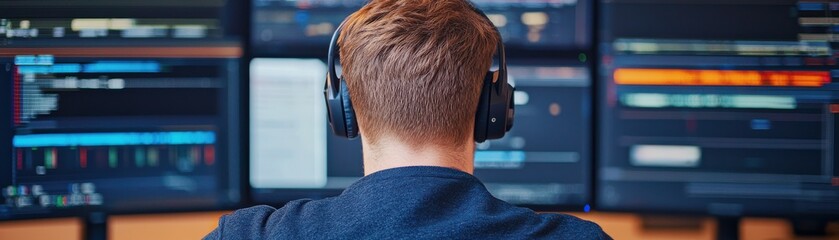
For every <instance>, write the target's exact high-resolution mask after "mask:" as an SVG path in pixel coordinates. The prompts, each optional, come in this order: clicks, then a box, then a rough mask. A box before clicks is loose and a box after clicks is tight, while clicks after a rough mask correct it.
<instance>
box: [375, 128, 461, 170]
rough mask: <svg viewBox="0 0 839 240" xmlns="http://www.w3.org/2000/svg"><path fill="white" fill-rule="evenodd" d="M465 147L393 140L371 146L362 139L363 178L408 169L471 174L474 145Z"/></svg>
mask: <svg viewBox="0 0 839 240" xmlns="http://www.w3.org/2000/svg"><path fill="white" fill-rule="evenodd" d="M467 145H468V146H464V147H461V148H454V147H451V148H449V147H438V146H433V145H426V146H412V145H408V144H404V143H402V142H399V141H395V140H391V141H380V142H379V143H378V144H376V145H371V144H370V143H369V142H367V141H366V140H364V139H363V137H362V150H363V151H364V175H365V176H367V175H370V174H372V173H375V172H378V171H381V170H385V169H391V168H398V167H410V166H436V167H447V168H453V169H457V170H460V171H463V172H467V173H469V174H472V172H474V170H475V164H474V157H475V146H474V144H467Z"/></svg>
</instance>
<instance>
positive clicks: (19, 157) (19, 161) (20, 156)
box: [17, 149, 23, 170]
mask: <svg viewBox="0 0 839 240" xmlns="http://www.w3.org/2000/svg"><path fill="white" fill-rule="evenodd" d="M17 170H23V149H18V150H17Z"/></svg>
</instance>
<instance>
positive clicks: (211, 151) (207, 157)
mask: <svg viewBox="0 0 839 240" xmlns="http://www.w3.org/2000/svg"><path fill="white" fill-rule="evenodd" d="M215 162H216V148H215V147H214V146H213V145H206V146H204V164H207V165H208V166H212V165H213V163H215Z"/></svg>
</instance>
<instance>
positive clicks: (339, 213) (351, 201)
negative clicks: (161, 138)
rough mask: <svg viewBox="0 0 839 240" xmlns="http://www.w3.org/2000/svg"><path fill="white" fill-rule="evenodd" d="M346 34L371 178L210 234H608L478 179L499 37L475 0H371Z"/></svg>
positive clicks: (345, 53) (350, 80)
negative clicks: (485, 95) (521, 203)
mask: <svg viewBox="0 0 839 240" xmlns="http://www.w3.org/2000/svg"><path fill="white" fill-rule="evenodd" d="M340 36H341V38H340V39H338V45H339V46H340V59H341V63H342V64H343V76H344V77H345V80H346V84H347V88H348V91H349V96H350V99H352V103H351V104H352V106H353V107H354V109H355V114H356V116H357V121H358V122H357V123H358V128H359V131H360V135H361V136H362V146H363V152H364V174H365V177H364V178H362V179H361V180H359V181H358V182H356V183H354V184H353V185H352V186H350V187H348V188H347V189H346V190H345V191H344V192H343V193H342V194H341V195H339V196H337V197H332V198H327V199H323V200H297V201H292V202H289V203H288V204H286V205H285V206H284V207H282V208H280V209H273V208H271V207H268V206H258V207H252V208H247V209H242V210H239V211H236V212H234V213H232V214H230V215H226V216H224V217H222V219H221V220H220V221H219V226H218V228H217V229H215V230H214V231H213V232H211V233H210V234H209V235H208V236H207V237H206V238H208V239H216V238H222V239H264V238H271V239H274V238H277V239H311V238H318V239H321V238H322V239H394V238H395V239H534V238H545V239H608V238H609V237H608V236H607V235H606V234H605V233H604V232H603V231H602V230H601V229H600V227H598V226H597V225H596V224H594V223H591V222H587V221H583V220H580V219H578V218H575V217H572V216H568V215H563V214H537V213H535V212H533V211H531V210H529V209H525V208H519V207H516V206H513V205H511V204H508V203H506V202H504V201H501V200H499V199H496V198H494V197H493V196H492V195H490V193H489V192H488V191H487V189H486V188H485V187H484V185H483V184H482V183H481V182H480V181H479V180H478V179H477V178H475V177H474V176H472V172H473V171H474V164H473V157H474V151H475V140H474V135H473V133H474V127H475V116H476V111H477V106H478V101H479V94H480V93H481V91H482V86H483V83H484V79H485V75H486V74H487V70H489V68H490V65H491V64H492V59H493V54H494V53H496V49H497V48H496V46H497V45H498V44H499V42H500V41H501V39H500V36H498V33H497V32H496V30H495V29H494V27H493V26H492V25H491V23H490V22H489V21H488V20H487V19H486V18H485V17H484V16H482V15H481V13H479V12H476V11H475V10H473V8H472V6H471V5H470V4H469V3H468V2H466V1H465V0H373V1H371V2H370V3H368V4H367V5H366V6H364V7H363V8H361V9H360V10H359V11H358V12H355V13H353V14H352V15H351V16H350V17H348V18H347V20H346V22H345V25H344V26H343V28H342V30H341V32H340Z"/></svg>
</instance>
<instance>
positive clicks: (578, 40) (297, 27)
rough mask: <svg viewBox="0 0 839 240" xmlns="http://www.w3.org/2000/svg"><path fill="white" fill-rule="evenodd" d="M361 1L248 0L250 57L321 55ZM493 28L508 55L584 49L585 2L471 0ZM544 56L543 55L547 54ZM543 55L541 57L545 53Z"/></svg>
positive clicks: (587, 28) (588, 32)
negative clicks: (499, 36) (484, 14)
mask: <svg viewBox="0 0 839 240" xmlns="http://www.w3.org/2000/svg"><path fill="white" fill-rule="evenodd" d="M366 2H367V1H363V0H253V1H252V7H251V8H252V9H251V12H252V19H251V26H252V27H251V34H250V35H251V41H250V43H251V46H252V52H253V54H254V56H256V57H311V58H321V57H323V56H326V47H324V46H327V45H328V44H329V38H330V37H331V36H332V33H333V32H334V31H335V28H336V27H337V26H338V25H339V24H340V23H341V21H342V20H343V19H344V18H346V17H347V16H349V15H350V14H351V13H352V12H354V11H356V10H358V9H359V8H360V7H361V6H363V4H365V3H366ZM472 2H473V3H474V4H475V5H476V6H477V7H479V8H480V9H482V10H483V11H484V12H485V13H486V14H487V16H488V17H489V18H490V20H491V21H492V22H493V23H494V24H495V25H496V26H497V27H498V29H499V31H500V32H501V35H502V37H503V39H504V41H505V44H506V46H507V48H508V51H507V53H508V56H513V57H515V56H526V55H532V54H545V53H546V52H545V51H546V50H550V51H561V50H565V51H568V50H570V51H577V50H579V49H586V48H588V47H590V44H589V43H590V42H591V39H592V37H591V36H592V32H593V31H592V29H591V26H592V25H593V24H592V23H591V22H592V17H591V16H592V15H591V14H590V13H591V12H593V7H592V5H593V4H592V1H591V0H535V1H524V0H502V1H498V0H475V1H472ZM548 55H549V54H548ZM546 56H547V55H546Z"/></svg>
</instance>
